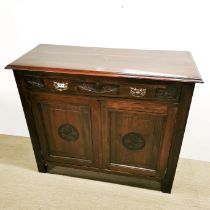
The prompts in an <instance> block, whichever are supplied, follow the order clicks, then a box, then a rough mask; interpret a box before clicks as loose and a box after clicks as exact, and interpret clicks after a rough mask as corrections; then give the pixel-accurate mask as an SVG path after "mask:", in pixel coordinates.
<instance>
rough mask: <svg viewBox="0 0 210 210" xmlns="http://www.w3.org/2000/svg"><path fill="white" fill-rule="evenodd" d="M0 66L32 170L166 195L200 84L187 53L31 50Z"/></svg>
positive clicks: (51, 47)
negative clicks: (11, 83) (16, 97)
mask: <svg viewBox="0 0 210 210" xmlns="http://www.w3.org/2000/svg"><path fill="white" fill-rule="evenodd" d="M6 68H11V69H13V71H14V75H15V79H16V82H17V86H18V90H19V93H20V97H21V101H22V105H23V109H24V112H25V117H26V120H27V124H28V128H29V132H30V136H31V141H32V145H33V149H34V154H35V157H36V161H37V166H38V169H39V171H40V172H51V173H62V174H70V175H72V176H79V177H86V178H90V179H97V180H102V181H111V182H116V183H121V184H128V185H133V186H141V187H146V188H151V189H157V190H162V191H163V192H168V193H169V192H171V188H172V184H173V179H174V175H175V171H176V166H177V162H178V158H179V153H180V148H181V144H182V139H183V135H184V130H185V125H186V121H187V116H188V112H189V108H190V103H191V98H192V94H193V90H194V84H195V83H197V82H198V83H202V79H201V77H200V75H199V73H198V71H197V69H196V66H195V64H194V62H193V59H192V57H191V55H190V54H189V53H188V52H173V51H145V50H130V49H127V50H126V49H111V48H91V47H74V46H56V45H39V46H37V47H36V48H34V49H33V50H32V51H30V52H28V53H27V54H25V55H24V56H22V57H21V58H19V59H18V60H16V61H14V62H13V63H11V64H9V65H8V66H7V67H6Z"/></svg>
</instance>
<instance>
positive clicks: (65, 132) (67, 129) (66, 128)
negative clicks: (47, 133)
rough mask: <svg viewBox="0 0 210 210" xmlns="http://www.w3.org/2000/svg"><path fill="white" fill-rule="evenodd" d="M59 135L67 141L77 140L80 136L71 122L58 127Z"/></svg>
mask: <svg viewBox="0 0 210 210" xmlns="http://www.w3.org/2000/svg"><path fill="white" fill-rule="evenodd" d="M58 134H59V136H60V137H61V138H62V139H64V140H67V141H76V140H77V139H78V138H79V132H78V130H77V129H76V128H75V127H74V126H73V125H71V124H63V125H61V126H60V127H59V128H58Z"/></svg>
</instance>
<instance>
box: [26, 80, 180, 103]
mask: <svg viewBox="0 0 210 210" xmlns="http://www.w3.org/2000/svg"><path fill="white" fill-rule="evenodd" d="M24 80H25V84H26V86H27V88H28V89H31V90H36V91H47V92H54V93H58V94H61V93H62V94H71V95H92V96H110V97H120V98H132V99H152V100H169V101H178V100H179V97H180V93H181V87H180V86H177V85H165V84H151V83H150V84H147V83H146V82H144V83H142V82H141V81H139V82H138V83H132V82H131V83H130V82H121V81H120V80H118V79H116V80H113V79H112V80H107V79H106V78H103V79H100V80H97V78H94V77H93V78H91V79H80V78H75V77H74V78H71V77H70V76H69V77H67V78H61V77H58V78H57V77H56V78H45V77H44V78H43V77H34V76H26V77H25V78H24Z"/></svg>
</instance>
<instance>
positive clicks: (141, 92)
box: [130, 87, 147, 97]
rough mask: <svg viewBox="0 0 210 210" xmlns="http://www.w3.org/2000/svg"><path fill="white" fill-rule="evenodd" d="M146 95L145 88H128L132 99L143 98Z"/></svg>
mask: <svg viewBox="0 0 210 210" xmlns="http://www.w3.org/2000/svg"><path fill="white" fill-rule="evenodd" d="M146 93H147V89H146V88H134V87H130V94H131V95H132V96H134V97H143V96H145V95H146Z"/></svg>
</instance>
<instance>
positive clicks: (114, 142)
mask: <svg viewBox="0 0 210 210" xmlns="http://www.w3.org/2000/svg"><path fill="white" fill-rule="evenodd" d="M176 110H177V108H176V107H175V106H169V105H166V104H157V103H156V104H153V103H152V102H146V101H144V102H136V101H115V100H107V101H104V103H103V105H102V122H103V123H104V127H103V128H102V136H103V141H102V144H103V159H104V166H103V167H104V168H106V169H107V170H112V171H117V172H119V173H127V174H129V173H130V174H137V175H141V174H142V175H148V176H156V177H162V176H163V175H164V173H165V170H166V164H167V159H168V154H169V148H170V144H171V139H172V133H173V124H174V122H175V116H176Z"/></svg>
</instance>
